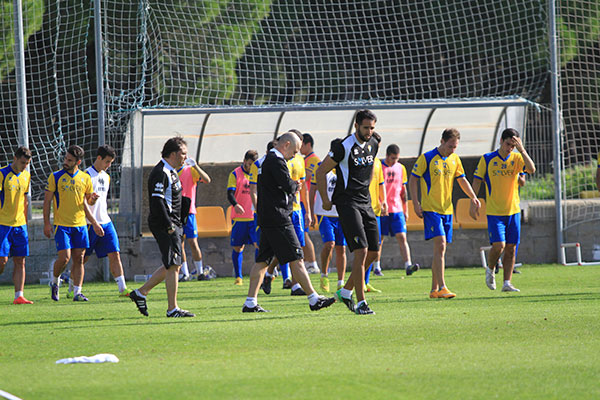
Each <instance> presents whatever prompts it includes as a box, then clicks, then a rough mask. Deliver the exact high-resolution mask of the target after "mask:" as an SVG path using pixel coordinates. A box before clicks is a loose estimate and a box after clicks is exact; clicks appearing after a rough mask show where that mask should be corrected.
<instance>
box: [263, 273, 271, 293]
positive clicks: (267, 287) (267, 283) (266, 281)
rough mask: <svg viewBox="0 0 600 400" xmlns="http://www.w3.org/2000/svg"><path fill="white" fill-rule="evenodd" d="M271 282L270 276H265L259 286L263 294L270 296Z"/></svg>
mask: <svg viewBox="0 0 600 400" xmlns="http://www.w3.org/2000/svg"><path fill="white" fill-rule="evenodd" d="M272 282H273V277H272V276H265V279H263V283H262V284H261V285H260V288H261V289H262V290H263V292H265V294H271V283H272Z"/></svg>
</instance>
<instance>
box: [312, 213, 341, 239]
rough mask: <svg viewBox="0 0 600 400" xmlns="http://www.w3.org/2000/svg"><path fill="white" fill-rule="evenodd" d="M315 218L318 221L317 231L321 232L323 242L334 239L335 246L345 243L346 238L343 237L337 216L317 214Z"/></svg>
mask: <svg viewBox="0 0 600 400" xmlns="http://www.w3.org/2000/svg"><path fill="white" fill-rule="evenodd" d="M317 220H318V221H319V232H320V233H321V240H323V243H327V242H333V241H335V245H336V246H345V245H346V238H345V237H344V232H342V224H340V219H339V218H338V217H327V216H324V215H318V216H317Z"/></svg>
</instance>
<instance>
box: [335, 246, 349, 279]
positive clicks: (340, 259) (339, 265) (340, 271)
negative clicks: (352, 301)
mask: <svg viewBox="0 0 600 400" xmlns="http://www.w3.org/2000/svg"><path fill="white" fill-rule="evenodd" d="M346 262H347V260H346V246H345V245H337V244H336V245H335V268H336V269H337V276H338V283H337V290H340V289H341V288H342V287H344V283H345V282H344V279H345V278H346Z"/></svg>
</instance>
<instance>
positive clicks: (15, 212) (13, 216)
mask: <svg viewBox="0 0 600 400" xmlns="http://www.w3.org/2000/svg"><path fill="white" fill-rule="evenodd" d="M30 181H31V175H30V174H29V171H27V170H25V171H23V172H21V173H20V174H15V171H13V169H12V168H11V166H10V165H8V166H6V167H4V168H2V169H0V182H2V184H1V185H0V225H5V226H23V225H25V224H26V223H27V220H26V218H25V212H26V210H25V196H26V195H27V193H28V192H29V184H30Z"/></svg>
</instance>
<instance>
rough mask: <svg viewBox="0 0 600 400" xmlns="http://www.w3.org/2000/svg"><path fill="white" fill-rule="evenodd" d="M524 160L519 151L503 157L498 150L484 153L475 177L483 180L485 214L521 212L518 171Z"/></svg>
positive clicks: (523, 164)
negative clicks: (484, 187)
mask: <svg viewBox="0 0 600 400" xmlns="http://www.w3.org/2000/svg"><path fill="white" fill-rule="evenodd" d="M524 167H525V161H524V160H523V156H522V155H521V153H515V152H512V153H510V154H509V155H508V156H507V157H506V158H505V159H503V158H502V157H501V156H500V153H498V150H496V151H493V152H491V153H487V154H484V155H483V156H482V157H481V158H480V159H479V163H478V164H477V169H475V178H477V179H481V180H482V181H484V182H485V186H486V191H485V203H486V213H487V215H513V214H516V213H519V212H521V207H520V199H519V173H521V172H523V168H524Z"/></svg>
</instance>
